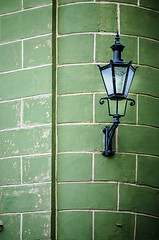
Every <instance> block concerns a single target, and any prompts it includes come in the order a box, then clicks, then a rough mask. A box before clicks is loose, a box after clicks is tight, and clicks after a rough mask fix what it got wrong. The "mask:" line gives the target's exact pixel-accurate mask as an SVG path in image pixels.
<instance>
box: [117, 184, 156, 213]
mask: <svg viewBox="0 0 159 240" xmlns="http://www.w3.org/2000/svg"><path fill="white" fill-rule="evenodd" d="M158 201H159V190H157V189H153V188H149V187H138V186H132V185H126V184H120V185H119V210H122V211H133V212H140V213H147V214H151V215H158V214H159V209H158Z"/></svg>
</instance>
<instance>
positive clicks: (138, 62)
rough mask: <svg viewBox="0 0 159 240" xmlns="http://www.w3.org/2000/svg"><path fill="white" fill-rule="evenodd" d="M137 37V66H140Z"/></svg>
mask: <svg viewBox="0 0 159 240" xmlns="http://www.w3.org/2000/svg"><path fill="white" fill-rule="evenodd" d="M139 57H140V56H139V37H137V64H138V65H139V64H140V61H139Z"/></svg>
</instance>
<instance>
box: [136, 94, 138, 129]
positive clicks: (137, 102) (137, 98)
mask: <svg viewBox="0 0 159 240" xmlns="http://www.w3.org/2000/svg"><path fill="white" fill-rule="evenodd" d="M138 100H139V99H138V94H136V125H138V124H139V101H138Z"/></svg>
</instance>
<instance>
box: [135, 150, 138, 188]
mask: <svg viewBox="0 0 159 240" xmlns="http://www.w3.org/2000/svg"><path fill="white" fill-rule="evenodd" d="M137 172H138V154H136V167H135V183H136V184H137Z"/></svg>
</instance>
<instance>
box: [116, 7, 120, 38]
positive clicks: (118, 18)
mask: <svg viewBox="0 0 159 240" xmlns="http://www.w3.org/2000/svg"><path fill="white" fill-rule="evenodd" d="M117 21H118V32H119V35H120V5H119V3H118V4H117Z"/></svg>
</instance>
